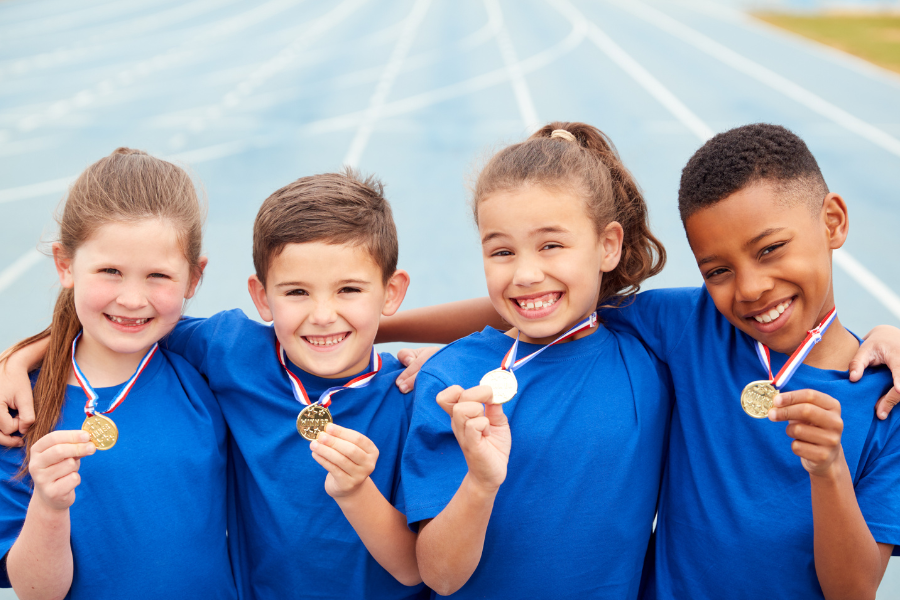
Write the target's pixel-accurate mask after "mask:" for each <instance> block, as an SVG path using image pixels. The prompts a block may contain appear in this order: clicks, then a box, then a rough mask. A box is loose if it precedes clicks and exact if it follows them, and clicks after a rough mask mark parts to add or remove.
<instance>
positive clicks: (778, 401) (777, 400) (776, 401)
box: [772, 394, 784, 406]
mask: <svg viewBox="0 0 900 600" xmlns="http://www.w3.org/2000/svg"><path fill="white" fill-rule="evenodd" d="M772 403H773V404H774V405H775V406H781V405H782V404H784V400H782V399H781V394H778V395H777V396H775V398H774V399H773V400H772Z"/></svg>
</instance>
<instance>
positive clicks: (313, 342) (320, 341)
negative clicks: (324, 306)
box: [300, 331, 350, 350]
mask: <svg viewBox="0 0 900 600" xmlns="http://www.w3.org/2000/svg"><path fill="white" fill-rule="evenodd" d="M349 335H350V332H349V331H343V332H341V333H334V334H331V335H304V336H300V337H302V338H303V340H304V341H305V342H306V343H307V344H309V345H310V346H314V347H316V348H320V349H323V350H324V349H325V348H331V347H333V346H337V345H338V344H340V343H341V342H343V341H344V340H345V339H347V337H348V336H349Z"/></svg>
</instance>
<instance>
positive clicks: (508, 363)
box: [500, 312, 597, 372]
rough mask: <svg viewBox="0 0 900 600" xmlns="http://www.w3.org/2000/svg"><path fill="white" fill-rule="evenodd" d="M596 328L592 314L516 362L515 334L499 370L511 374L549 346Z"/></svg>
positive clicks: (594, 317)
mask: <svg viewBox="0 0 900 600" xmlns="http://www.w3.org/2000/svg"><path fill="white" fill-rule="evenodd" d="M596 326H597V313H596V312H593V313H591V314H590V316H588V318H586V319H585V320H584V321H582V322H581V323H578V324H577V325H575V326H574V327H572V329H570V330H568V331H567V332H565V333H564V334H562V335H561V336H559V337H558V338H556V339H555V340H553V341H552V342H550V343H549V344H547V345H546V346H544V347H543V348H541V349H540V350H538V351H537V352H532V353H531V354H529V355H528V356H525V357H522V358H520V359H519V360H516V353H517V352H518V351H519V335H518V334H517V335H516V341H515V342H513V345H512V347H511V348H510V349H509V351H508V352H507V353H506V356H504V357H503V362H502V363H500V368H501V369H503V370H505V371H509V372H513V371H515V370H516V369H520V368H521V367H523V366H525V364H526V363H527V362H528V361H530V360H531V359H533V358H536V357H537V355H538V354H540V353H541V352H543V351H544V350H546V349H547V348H549V347H550V346H553V345H554V344H558V343H560V342H564V341H565V340H567V339H569V338H570V337H572V336H573V335H575V334H576V333H578V332H579V331H581V330H583V329H590V328H591V327H596Z"/></svg>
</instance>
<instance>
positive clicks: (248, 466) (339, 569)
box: [164, 310, 426, 600]
mask: <svg viewBox="0 0 900 600" xmlns="http://www.w3.org/2000/svg"><path fill="white" fill-rule="evenodd" d="M164 343H165V344H166V345H167V346H168V347H169V348H170V349H172V350H173V351H175V352H177V353H179V354H181V355H182V356H184V357H185V358H186V359H187V360H188V362H190V363H191V364H193V365H194V366H195V367H197V369H199V370H200V372H201V373H202V374H203V375H204V376H206V377H207V379H208V380H209V387H210V388H211V389H212V391H213V393H214V394H215V395H216V398H217V399H218V401H219V404H220V406H221V407H222V412H223V413H224V415H225V420H226V422H227V423H228V427H229V428H230V430H231V439H232V443H231V459H232V469H231V478H230V484H231V487H232V490H233V491H232V495H233V504H232V507H231V510H230V513H231V514H230V517H229V524H228V541H229V547H230V549H231V553H232V558H233V560H234V568H235V579H236V580H237V585H238V591H239V594H240V596H241V597H242V598H254V599H262V598H273V599H276V598H277V599H279V600H280V599H282V598H288V597H290V598H294V597H304V598H335V599H338V598H341V599H343V598H362V597H366V598H412V597H420V596H422V594H423V593H426V592H425V588H424V586H422V585H418V586H412V587H407V586H404V585H402V584H401V583H399V582H398V581H397V580H396V579H394V577H393V576H391V574H390V573H388V572H387V571H386V570H384V568H382V567H381V565H379V564H378V563H377V562H376V561H375V559H374V558H372V556H371V555H370V554H369V552H368V551H367V550H366V547H365V546H364V545H363V543H362V541H360V539H359V536H358V535H357V534H356V532H355V531H354V530H353V527H351V526H350V523H349V522H348V521H347V519H346V518H345V517H344V515H343V513H342V512H341V509H340V507H339V506H338V504H337V502H335V501H334V499H333V498H331V497H330V496H329V495H328V494H327V493H326V492H325V476H326V475H327V471H325V469H324V468H322V467H321V466H320V465H319V464H318V463H317V462H316V461H315V460H313V458H312V456H311V452H310V449H309V442H308V441H307V440H305V439H303V438H302V437H300V434H299V433H297V425H296V424H297V415H298V414H299V413H300V411H301V410H302V409H303V406H302V405H301V404H299V403H298V402H297V401H296V400H295V399H294V396H293V393H292V392H291V386H290V383H289V381H288V375H287V373H285V372H284V369H283V368H282V366H281V363H280V362H279V361H278V356H277V354H276V352H275V331H274V329H272V328H271V327H267V326H265V325H263V324H261V323H257V322H255V321H252V320H250V319H248V318H247V317H246V315H244V313H243V312H241V311H240V310H231V311H227V312H221V313H219V314H217V315H215V316H213V317H211V318H209V319H183V320H182V321H181V322H180V323H179V324H178V325H177V326H176V328H175V330H174V331H173V332H172V333H171V334H169V336H168V337H167V338H166V340H165V342H164ZM381 358H382V361H383V366H382V368H381V371H379V373H378V375H376V376H375V377H374V378H373V379H372V382H371V383H370V384H369V386H367V387H364V388H357V389H348V390H346V391H342V392H338V393H337V394H336V395H335V396H333V397H332V401H331V406H330V407H329V410H330V411H331V414H332V416H333V418H334V422H335V423H336V424H338V425H340V426H342V427H347V428H349V429H353V430H355V431H358V432H359V433H362V434H363V435H365V436H366V437H368V438H369V439H370V440H372V442H373V443H374V444H375V446H376V447H377V448H378V451H379V456H378V463H377V465H376V467H375V471H373V472H372V475H371V478H372V481H373V482H374V483H375V485H376V486H377V487H378V489H379V490H380V491H381V493H382V494H383V495H384V497H385V498H387V500H388V501H389V502H391V503H392V504H393V505H394V506H395V507H396V508H397V509H398V510H399V511H400V512H404V506H403V493H402V490H401V488H400V454H401V451H402V450H403V443H404V440H405V439H406V432H407V430H408V429H409V413H410V411H411V404H412V398H411V397H409V396H407V395H405V394H401V393H400V391H399V390H397V386H395V385H394V380H395V379H396V378H397V375H398V374H399V373H398V371H399V370H401V369H402V368H403V367H402V366H401V365H400V363H399V362H398V361H397V359H396V358H394V357H393V356H391V355H389V354H383V355H382V356H381ZM288 365H289V367H290V368H291V370H292V372H294V373H295V374H296V375H297V376H299V377H300V380H301V381H302V382H303V386H304V387H305V388H306V392H307V394H308V395H309V397H310V399H313V400H315V399H317V398H318V397H319V395H320V394H321V393H322V392H324V391H325V390H326V389H328V388H330V387H334V386H336V385H342V384H344V383H347V382H348V381H350V380H351V379H352V378H353V377H346V378H343V379H323V378H321V377H315V376H313V375H310V374H309V373H306V372H305V371H303V370H301V369H298V368H297V367H296V366H294V365H292V364H290V362H288ZM371 367H372V365H369V366H368V367H367V368H366V371H365V372H368V371H369V370H371Z"/></svg>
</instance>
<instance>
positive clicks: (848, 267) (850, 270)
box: [548, 0, 900, 319]
mask: <svg viewBox="0 0 900 600" xmlns="http://www.w3.org/2000/svg"><path fill="white" fill-rule="evenodd" d="M548 1H551V3H554V2H552V0H548ZM562 2H565V0H556V2H555V3H557V4H561V3H562ZM568 10H569V11H570V12H569V14H570V15H571V16H572V18H577V19H579V20H581V19H585V17H584V15H582V14H581V13H578V12H577V10H576V9H574V7H571V5H569V8H568ZM666 18H667V19H669V17H666ZM585 20H586V19H585ZM676 23H677V22H676ZM678 25H680V23H679V24H678ZM590 27H591V30H593V31H596V32H600V29H599V27H597V26H596V25H595V24H593V23H590ZM600 33H602V32H600ZM697 35H698V36H699V35H702V34H700V33H697ZM604 37H606V38H607V39H608V36H605V34H604ZM592 39H594V38H593V37H592ZM610 41H611V40H610ZM595 42H596V40H595ZM713 43H715V42H713ZM615 48H617V50H616V51H615V52H614V53H618V52H621V56H620V60H622V62H621V63H618V64H620V66H622V68H623V69H624V70H625V72H626V73H628V74H629V75H631V76H632V77H633V78H634V79H635V81H637V82H638V83H640V84H641V85H642V86H644V87H645V89H647V91H648V92H650V93H651V95H653V96H654V98H657V100H659V101H660V103H661V104H662V105H663V106H664V107H666V108H667V109H668V110H669V112H671V113H672V115H673V116H674V117H675V118H676V119H678V120H679V121H681V122H682V123H683V124H684V125H685V127H687V128H688V129H690V130H691V131H692V132H693V133H694V134H695V135H696V136H697V137H698V138H699V139H700V140H701V141H706V140H707V139H709V138H710V137H712V129H711V128H710V127H709V126H707V125H706V124H705V123H704V122H703V121H701V120H700V119H699V117H697V116H696V115H695V114H694V113H693V112H691V111H690V110H689V109H688V108H687V107H686V106H684V104H683V103H681V101H678V100H677V98H676V97H675V95H674V94H672V93H671V92H670V91H669V90H668V89H667V88H666V87H665V86H663V84H662V83H661V82H660V81H659V80H657V79H656V78H654V77H653V76H652V75H650V74H649V73H648V72H647V71H646V70H645V69H643V67H640V65H639V64H638V63H637V62H636V61H634V59H632V58H631V57H630V56H628V55H627V54H626V53H625V51H624V50H622V49H621V48H620V47H618V46H615ZM723 48H724V47H723ZM726 50H727V49H726ZM729 52H730V50H729ZM614 60H615V59H614ZM617 62H618V61H617ZM635 65H636V66H637V67H638V68H637V69H635V68H634V67H635ZM773 75H774V73H773ZM778 77H780V76H778ZM645 80H646V82H648V83H649V84H650V85H649V86H645V85H644V83H642V81H645ZM653 90H655V92H654V91H653ZM660 92H663V93H661V94H660V95H657V93H660ZM671 99H675V100H676V102H675V103H672V102H671V101H670V100H671ZM833 257H834V262H835V263H837V265H838V266H839V267H841V269H843V270H844V271H845V272H846V273H847V274H848V275H850V277H852V278H853V279H854V280H856V282H857V283H859V284H860V285H861V286H863V287H864V288H865V289H866V290H867V291H868V292H869V293H870V294H872V296H874V297H875V299H877V300H878V301H879V302H881V304H882V305H883V306H884V307H885V308H886V309H887V310H888V311H890V312H891V313H892V314H893V315H894V316H896V317H897V318H898V319H900V298H898V296H897V294H895V293H894V292H893V291H892V290H891V289H890V288H889V287H888V286H887V285H886V284H885V283H884V282H883V281H881V280H880V279H879V278H878V277H877V276H875V274H874V273H872V272H871V271H869V270H868V269H866V268H865V267H864V266H863V265H862V263H860V262H859V261H858V260H856V258H854V257H853V256H852V255H851V254H850V253H849V252H848V251H847V250H845V249H840V250H838V251H835V252H834V254H833Z"/></svg>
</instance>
